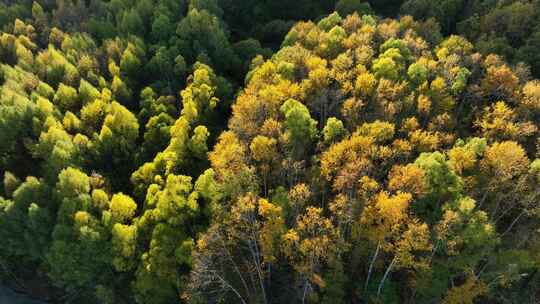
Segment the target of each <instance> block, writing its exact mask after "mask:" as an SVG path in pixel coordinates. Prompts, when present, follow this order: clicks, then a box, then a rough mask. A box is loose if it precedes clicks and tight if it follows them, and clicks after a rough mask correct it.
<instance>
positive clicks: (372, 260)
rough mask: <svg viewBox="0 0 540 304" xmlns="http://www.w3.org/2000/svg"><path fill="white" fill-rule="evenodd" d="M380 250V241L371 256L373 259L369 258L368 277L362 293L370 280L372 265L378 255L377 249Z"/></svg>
mask: <svg viewBox="0 0 540 304" xmlns="http://www.w3.org/2000/svg"><path fill="white" fill-rule="evenodd" d="M380 248H381V241H379V242H378V243H377V249H375V253H374V254H373V257H372V258H371V263H369V270H368V275H367V278H366V284H365V285H364V291H365V290H367V287H368V284H369V279H370V278H371V271H372V270H373V264H375V260H376V259H377V255H379V249H380Z"/></svg>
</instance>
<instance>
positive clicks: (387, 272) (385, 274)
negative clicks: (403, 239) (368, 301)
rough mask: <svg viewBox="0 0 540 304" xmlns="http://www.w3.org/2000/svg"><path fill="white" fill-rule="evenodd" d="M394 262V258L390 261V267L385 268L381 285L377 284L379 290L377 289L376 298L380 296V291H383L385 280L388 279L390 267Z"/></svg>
mask: <svg viewBox="0 0 540 304" xmlns="http://www.w3.org/2000/svg"><path fill="white" fill-rule="evenodd" d="M395 262H396V257H394V258H393V259H392V262H391V263H390V265H388V268H386V271H385V272H384V276H383V278H382V280H381V283H379V288H378V289H377V297H378V296H379V295H380V294H381V290H382V289H383V286H384V282H385V281H386V278H387V277H388V274H389V273H390V270H392V267H393V266H394V263H395Z"/></svg>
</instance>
